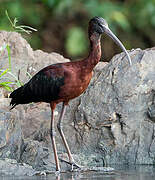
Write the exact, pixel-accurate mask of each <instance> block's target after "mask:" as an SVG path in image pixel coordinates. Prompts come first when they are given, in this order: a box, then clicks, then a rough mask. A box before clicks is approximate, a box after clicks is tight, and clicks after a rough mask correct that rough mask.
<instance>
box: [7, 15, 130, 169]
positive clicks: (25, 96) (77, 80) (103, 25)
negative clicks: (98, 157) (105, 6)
mask: <svg viewBox="0 0 155 180" xmlns="http://www.w3.org/2000/svg"><path fill="white" fill-rule="evenodd" d="M88 33H89V40H90V52H89V55H88V57H87V58H85V59H83V60H81V61H76V62H67V63H59V64H53V65H50V66H47V67H45V68H44V69H42V70H40V71H39V72H38V73H37V74H36V75H34V76H33V77H32V79H30V81H29V82H28V83H26V84H25V85H24V86H22V87H20V88H18V89H16V90H15V91H13V92H12V93H11V94H10V98H12V100H11V103H10V105H12V108H11V109H13V108H14V107H15V106H16V105H18V104H26V103H30V102H47V103H50V107H51V128H50V129H51V131H50V135H51V141H52V146H53V151H54V157H55V162H56V170H57V171H60V165H59V160H58V155H57V149H56V143H55V133H54V110H55V107H56V105H57V104H58V103H60V102H63V106H62V111H61V114H60V118H59V121H58V124H57V128H58V131H59V133H60V136H61V137H62V140H63V142H64V145H65V148H66V150H67V154H68V157H69V163H70V164H71V165H72V169H73V167H74V166H75V167H78V165H76V164H75V162H74V159H73V157H72V155H71V152H70V149H69V146H68V144H67V141H66V138H65V136H64V133H63V131H62V128H61V121H62V119H63V117H64V113H65V109H66V105H68V102H69V101H70V100H71V99H73V98H76V97H77V96H79V95H81V94H82V93H83V92H84V91H85V90H86V88H87V87H88V85H89V82H90V80H91V78H92V71H93V68H94V67H95V65H96V64H97V63H98V62H99V60H100V58H101V45H100V38H101V35H102V34H103V33H106V34H107V35H109V36H110V37H111V38H112V39H113V40H114V41H115V42H116V43H117V44H118V45H119V46H120V47H121V49H122V50H123V51H124V52H125V53H126V55H127V58H128V61H129V64H130V65H131V59H130V56H129V54H128V53H127V51H126V49H125V48H124V46H123V45H122V43H121V42H120V41H119V40H118V38H117V37H116V36H115V35H114V34H113V33H112V32H111V30H110V29H109V28H108V24H107V22H106V21H105V20H104V19H103V18H101V17H94V18H92V19H91V20H90V22H89V28H88Z"/></svg>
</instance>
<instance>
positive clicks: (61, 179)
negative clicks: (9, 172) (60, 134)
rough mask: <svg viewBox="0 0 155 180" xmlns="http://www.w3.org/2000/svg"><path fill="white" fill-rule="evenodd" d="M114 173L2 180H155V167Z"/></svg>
mask: <svg viewBox="0 0 155 180" xmlns="http://www.w3.org/2000/svg"><path fill="white" fill-rule="evenodd" d="M111 167H113V168H114V169H115V170H114V171H112V172H93V171H91V172H73V173H62V174H61V175H60V176H58V177H56V176H55V174H49V175H47V176H33V177H27V176H26V177H0V179H2V180H80V179H81V180H155V166H111Z"/></svg>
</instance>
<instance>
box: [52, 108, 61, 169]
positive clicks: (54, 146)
mask: <svg viewBox="0 0 155 180" xmlns="http://www.w3.org/2000/svg"><path fill="white" fill-rule="evenodd" d="M55 107H56V105H53V104H51V128H50V136H51V141H52V146H53V152H54V158H55V163H56V171H58V172H60V164H59V159H58V154H57V148H56V144H55V135H56V132H55V130H54V109H55Z"/></svg>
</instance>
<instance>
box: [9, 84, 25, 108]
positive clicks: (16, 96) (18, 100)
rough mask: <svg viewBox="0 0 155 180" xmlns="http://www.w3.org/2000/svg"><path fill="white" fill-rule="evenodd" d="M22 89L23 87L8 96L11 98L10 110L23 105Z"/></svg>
mask: <svg viewBox="0 0 155 180" xmlns="http://www.w3.org/2000/svg"><path fill="white" fill-rule="evenodd" d="M23 87H24V86H22V87H20V88H18V89H16V90H14V91H13V92H12V93H11V94H10V98H12V99H11V102H10V105H11V106H12V107H11V109H13V108H14V107H15V106H16V105H18V104H23ZM11 109H10V110H11Z"/></svg>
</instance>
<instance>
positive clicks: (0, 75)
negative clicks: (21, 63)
mask: <svg viewBox="0 0 155 180" xmlns="http://www.w3.org/2000/svg"><path fill="white" fill-rule="evenodd" d="M0 71H3V70H0ZM8 71H9V69H6V70H4V71H3V72H2V73H1V74H0V78H1V77H2V76H4V74H6V73H7V72H8Z"/></svg>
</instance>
